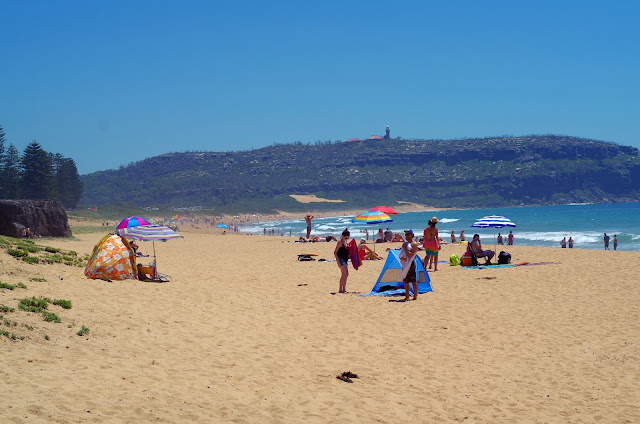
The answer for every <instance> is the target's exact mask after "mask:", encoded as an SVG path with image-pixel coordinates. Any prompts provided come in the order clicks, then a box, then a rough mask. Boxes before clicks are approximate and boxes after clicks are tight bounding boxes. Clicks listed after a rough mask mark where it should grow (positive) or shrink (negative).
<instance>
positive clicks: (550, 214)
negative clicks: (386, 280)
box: [241, 202, 640, 251]
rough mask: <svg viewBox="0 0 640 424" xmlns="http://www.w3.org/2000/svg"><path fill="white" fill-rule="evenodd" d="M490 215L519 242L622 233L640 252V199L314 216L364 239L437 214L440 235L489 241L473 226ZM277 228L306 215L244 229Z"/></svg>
mask: <svg viewBox="0 0 640 424" xmlns="http://www.w3.org/2000/svg"><path fill="white" fill-rule="evenodd" d="M486 215H502V216H505V217H507V218H509V219H510V220H511V221H513V222H514V223H515V224H516V225H517V227H516V228H502V229H496V230H495V235H497V234H498V232H500V233H501V234H502V235H503V236H504V237H505V243H506V235H507V234H509V230H511V231H513V234H514V239H515V242H514V244H517V245H527V246H545V247H558V248H559V247H560V240H562V238H563V237H566V238H567V240H568V239H569V237H573V239H574V241H575V244H574V247H575V248H583V249H602V248H603V246H604V245H603V235H604V233H607V234H608V235H609V236H611V242H610V247H611V249H613V236H614V235H617V236H618V250H634V251H640V203H638V202H634V203H597V204H572V205H557V206H528V207H515V208H490V209H460V210H446V211H427V212H406V213H400V214H398V215H393V216H392V218H393V222H389V223H385V224H379V225H367V224H361V223H351V218H353V217H352V216H336V217H329V218H316V219H314V220H313V231H312V234H318V235H327V234H333V235H336V236H339V234H340V233H341V232H342V230H344V229H345V227H348V228H349V230H350V231H351V235H352V236H354V237H356V238H361V237H363V233H364V229H365V228H366V229H368V230H369V235H370V236H369V237H370V238H371V237H372V235H373V234H374V233H375V232H377V231H378V228H380V227H382V228H383V229H386V228H390V229H391V230H392V231H394V232H401V231H402V230H404V229H406V228H411V229H413V230H414V232H416V234H418V233H419V234H422V230H423V229H424V228H425V227H426V225H427V221H428V220H429V219H431V217H432V216H437V217H438V220H439V222H438V229H439V232H440V237H442V238H443V239H444V240H447V241H449V240H450V234H451V230H454V231H455V234H456V237H459V235H460V230H462V229H464V230H465V231H464V232H465V234H466V235H467V239H470V238H471V237H470V236H472V235H473V234H474V233H478V234H480V237H481V239H482V240H483V241H484V242H485V243H490V242H492V241H493V240H494V230H493V229H491V228H472V227H471V225H472V224H473V223H474V222H475V220H476V219H478V218H482V217H483V216H486ZM265 228H266V229H267V230H270V229H274V230H276V233H281V232H282V233H284V234H285V235H287V236H288V235H289V234H291V235H292V236H296V237H298V236H301V235H305V228H306V224H305V222H304V219H303V218H302V216H301V218H300V219H296V220H288V221H276V222H265V223H256V224H252V225H249V226H245V227H244V228H242V230H241V231H242V232H250V233H254V234H263V232H264V229H265Z"/></svg>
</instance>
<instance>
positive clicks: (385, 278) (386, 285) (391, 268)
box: [364, 250, 433, 296]
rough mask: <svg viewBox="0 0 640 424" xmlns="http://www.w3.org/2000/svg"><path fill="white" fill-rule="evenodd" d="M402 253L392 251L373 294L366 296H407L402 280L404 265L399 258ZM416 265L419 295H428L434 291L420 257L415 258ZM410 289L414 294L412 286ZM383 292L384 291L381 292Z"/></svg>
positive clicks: (372, 290) (372, 291)
mask: <svg viewBox="0 0 640 424" xmlns="http://www.w3.org/2000/svg"><path fill="white" fill-rule="evenodd" d="M399 253H400V252H399V251H398V250H390V251H389V256H387V260H386V262H385V263H384V266H383V267H382V272H380V276H379V277H378V281H376V285H375V286H373V289H371V292H370V293H368V294H365V295H364V296H379V295H382V296H387V295H394V294H405V291H404V283H403V282H402V280H401V279H400V274H401V273H402V263H401V262H400V257H399V256H398V254H399ZM413 260H414V262H415V264H416V281H417V282H418V293H427V292H430V291H433V290H432V289H431V280H430V278H429V274H428V273H427V271H426V270H425V269H424V266H423V265H422V261H421V260H420V258H419V257H418V255H416V256H414V258H413ZM409 289H410V291H411V293H413V287H412V285H411V284H410V285H409ZM381 290H382V291H381Z"/></svg>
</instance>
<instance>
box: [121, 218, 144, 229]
mask: <svg viewBox="0 0 640 424" xmlns="http://www.w3.org/2000/svg"><path fill="white" fill-rule="evenodd" d="M140 225H151V223H150V222H149V221H147V220H146V219H144V218H140V217H139V216H130V217H129V218H125V219H123V220H122V221H120V223H119V224H118V226H117V227H116V229H118V230H120V229H122V228H131V227H138V226H140Z"/></svg>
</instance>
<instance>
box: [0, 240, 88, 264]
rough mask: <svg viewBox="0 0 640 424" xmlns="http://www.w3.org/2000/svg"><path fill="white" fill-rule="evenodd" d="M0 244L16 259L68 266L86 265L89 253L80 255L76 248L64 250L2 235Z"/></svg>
mask: <svg viewBox="0 0 640 424" xmlns="http://www.w3.org/2000/svg"><path fill="white" fill-rule="evenodd" d="M0 246H1V247H2V248H4V249H6V251H7V253H8V254H9V255H11V256H13V257H14V258H16V259H21V260H23V261H25V262H27V263H29V264H38V263H42V264H55V263H63V264H65V265H67V266H73V267H76V266H78V267H80V266H84V262H86V261H87V259H88V258H89V255H84V256H82V257H80V255H78V252H76V251H74V250H64V249H60V248H58V247H51V246H41V245H38V244H35V243H34V242H33V241H31V240H23V239H16V238H13V237H7V236H0Z"/></svg>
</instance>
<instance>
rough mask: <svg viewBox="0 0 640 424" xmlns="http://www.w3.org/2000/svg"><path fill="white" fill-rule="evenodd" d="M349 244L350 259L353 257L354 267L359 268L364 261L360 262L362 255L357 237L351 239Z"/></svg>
mask: <svg viewBox="0 0 640 424" xmlns="http://www.w3.org/2000/svg"><path fill="white" fill-rule="evenodd" d="M348 246H349V259H351V265H353V268H354V269H358V268H359V267H360V265H362V263H361V262H360V255H358V243H356V240H355V239H351V241H350V242H349V244H348Z"/></svg>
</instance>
